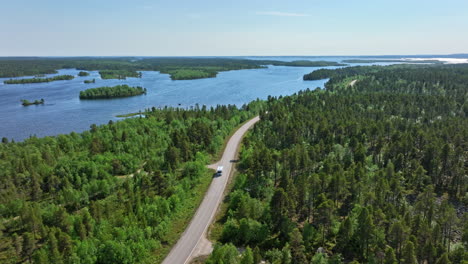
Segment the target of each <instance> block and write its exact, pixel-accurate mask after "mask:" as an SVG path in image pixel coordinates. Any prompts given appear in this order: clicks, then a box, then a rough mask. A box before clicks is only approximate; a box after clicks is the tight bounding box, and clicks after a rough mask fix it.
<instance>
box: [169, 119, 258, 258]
mask: <svg viewBox="0 0 468 264" xmlns="http://www.w3.org/2000/svg"><path fill="white" fill-rule="evenodd" d="M259 120H260V118H259V117H258V116H257V117H255V118H253V119H251V120H249V121H248V122H247V123H245V124H244V125H243V126H242V127H240V128H239V129H238V130H237V131H236V132H235V133H234V135H232V137H231V138H230V139H229V142H228V144H227V145H226V149H225V150H224V154H223V157H222V158H221V160H220V161H219V162H217V163H215V164H212V165H210V166H209V167H210V168H213V169H216V167H217V166H223V167H224V168H223V175H222V176H220V177H215V178H213V181H212V182H211V185H210V188H209V189H208V191H207V193H206V194H205V198H203V201H202V203H201V204H200V207H199V208H198V210H197V212H196V213H195V216H194V217H193V219H192V221H191V222H190V225H189V226H188V228H187V229H186V230H185V232H184V233H183V234H182V237H181V238H180V239H179V241H178V242H177V244H176V245H175V246H174V247H173V248H172V250H171V252H170V253H169V255H168V256H167V257H166V259H164V261H163V264H185V263H189V262H190V261H191V260H192V259H193V258H194V257H196V256H199V255H204V254H209V253H210V252H211V250H212V246H211V242H209V241H208V240H207V239H206V231H207V229H208V226H209V225H210V224H211V222H212V221H213V218H214V216H215V214H216V211H217V209H218V206H219V204H220V203H221V201H222V199H223V193H224V189H225V188H226V185H227V183H228V179H229V177H230V176H231V171H232V169H233V166H232V165H233V163H232V162H231V161H232V160H234V159H235V158H236V156H237V151H238V148H239V145H240V143H241V141H242V138H243V136H244V135H245V133H246V132H247V131H248V130H249V129H250V128H251V127H252V126H253V125H254V124H255V123H256V122H258V121H259Z"/></svg>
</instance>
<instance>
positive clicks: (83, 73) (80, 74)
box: [78, 71, 89, 77]
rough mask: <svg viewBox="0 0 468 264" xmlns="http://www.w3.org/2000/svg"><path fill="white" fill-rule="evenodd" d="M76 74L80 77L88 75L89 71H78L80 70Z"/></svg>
mask: <svg viewBox="0 0 468 264" xmlns="http://www.w3.org/2000/svg"><path fill="white" fill-rule="evenodd" d="M78 76H80V77H84V76H89V72H85V71H80V72H79V73H78Z"/></svg>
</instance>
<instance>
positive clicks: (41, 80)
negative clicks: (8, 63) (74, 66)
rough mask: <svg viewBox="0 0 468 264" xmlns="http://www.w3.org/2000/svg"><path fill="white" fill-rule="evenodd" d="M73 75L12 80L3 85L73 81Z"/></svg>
mask: <svg viewBox="0 0 468 264" xmlns="http://www.w3.org/2000/svg"><path fill="white" fill-rule="evenodd" d="M73 78H75V77H74V76H73V75H57V76H54V77H49V78H31V79H10V80H6V81H4V82H3V83H5V84H25V83H44V82H53V81H63V80H73Z"/></svg>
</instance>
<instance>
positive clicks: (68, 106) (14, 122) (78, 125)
mask: <svg viewBox="0 0 468 264" xmlns="http://www.w3.org/2000/svg"><path fill="white" fill-rule="evenodd" d="M246 58H251V59H256V58H258V59H275V60H284V61H291V60H298V59H310V58H309V57H307V58H300V57H267V58H266V57H246ZM342 59H344V57H314V58H313V60H329V61H341V60H342ZM319 68H321V67H283V66H268V68H267V69H253V70H239V71H229V72H221V73H219V74H218V76H217V77H216V78H209V79H200V80H188V81H172V80H171V79H170V78H169V75H167V74H160V73H159V72H151V71H144V72H143V77H142V78H127V79H126V80H102V79H101V78H100V76H99V74H98V72H96V71H94V72H90V76H86V77H78V76H77V74H78V72H79V71H78V70H76V69H62V70H59V72H58V73H57V74H50V75H47V76H53V75H61V74H70V75H75V76H76V77H75V79H73V80H68V81H55V82H50V83H34V84H3V81H4V80H7V79H10V78H0V137H7V138H9V139H15V140H16V141H20V140H23V139H25V138H28V137H30V136H31V135H36V136H38V137H43V136H52V135H58V134H67V133H70V132H72V131H75V132H80V131H84V130H87V129H89V127H90V125H91V124H104V123H107V122H108V121H109V120H119V118H117V117H116V115H119V114H127V113H134V112H138V111H140V110H142V111H144V109H146V108H151V107H153V106H154V107H164V106H177V107H184V108H185V107H190V106H193V105H195V104H197V103H198V104H199V105H200V106H201V105H207V106H215V105H218V104H235V105H238V106H241V105H243V104H245V103H248V102H250V101H252V100H255V99H257V98H260V99H265V98H267V97H268V96H269V95H272V96H279V95H290V94H293V93H296V92H298V91H300V90H304V89H306V88H310V89H315V88H317V87H323V86H324V83H325V81H326V80H320V81H303V80H302V77H303V75H304V74H306V73H309V72H311V71H313V70H316V69H319ZM327 68H336V67H327ZM31 77H32V76H29V77H20V78H16V79H21V78H31ZM93 78H94V79H96V83H94V84H84V83H83V81H84V80H88V79H93ZM118 84H128V85H130V86H142V87H145V88H147V90H148V92H147V94H146V95H141V96H135V97H128V98H119V99H111V100H80V99H79V98H78V95H79V92H80V91H82V90H85V89H87V88H94V87H100V86H114V85H118ZM41 98H43V99H44V100H45V105H32V106H28V107H24V106H22V105H21V102H20V100H21V99H27V100H30V101H33V100H37V99H41Z"/></svg>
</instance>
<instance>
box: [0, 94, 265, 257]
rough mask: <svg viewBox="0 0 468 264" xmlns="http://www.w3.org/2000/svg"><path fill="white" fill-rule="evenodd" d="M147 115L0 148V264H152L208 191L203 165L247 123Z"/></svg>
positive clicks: (224, 115) (232, 116)
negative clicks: (28, 263)
mask: <svg viewBox="0 0 468 264" xmlns="http://www.w3.org/2000/svg"><path fill="white" fill-rule="evenodd" d="M262 104H263V103H262V102H253V103H251V104H249V105H248V106H245V107H244V108H243V109H237V108H236V107H235V106H218V107H216V108H211V109H207V108H206V107H202V108H199V107H195V108H193V109H190V110H182V109H171V108H166V109H161V110H157V109H155V108H153V109H148V111H146V113H145V118H129V119H126V120H124V121H120V122H115V123H114V122H112V121H110V122H109V124H108V125H101V126H96V125H92V126H91V130H90V131H87V132H84V133H81V134H77V133H71V134H69V135H59V136H56V137H45V138H36V137H31V138H30V139H27V140H26V141H24V142H21V143H14V142H9V140H8V139H6V138H3V139H2V144H0V263H19V262H29V261H31V262H33V263H140V262H146V261H148V262H154V261H161V258H162V257H163V256H164V254H165V252H167V250H168V249H169V248H170V247H171V246H172V245H173V244H174V242H175V241H177V238H178V235H179V234H180V233H181V232H182V231H183V228H184V226H185V224H187V223H188V221H189V220H190V218H191V217H192V215H193V213H194V210H195V209H196V207H197V205H198V203H199V202H200V201H201V198H202V197H203V194H204V192H205V190H206V188H207V187H208V185H209V183H210V180H211V177H212V174H211V173H210V172H209V171H208V169H206V167H205V165H206V164H208V163H209V162H210V160H211V159H212V158H215V156H216V155H217V153H218V152H219V151H220V150H221V148H222V146H223V143H224V139H225V138H226V137H227V135H229V134H230V133H231V131H232V130H233V129H235V128H236V127H237V126H238V125H240V124H241V123H242V122H244V121H245V120H247V119H249V118H251V117H252V116H254V115H256V114H257V113H258V111H259V109H260V108H261V107H262Z"/></svg>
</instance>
